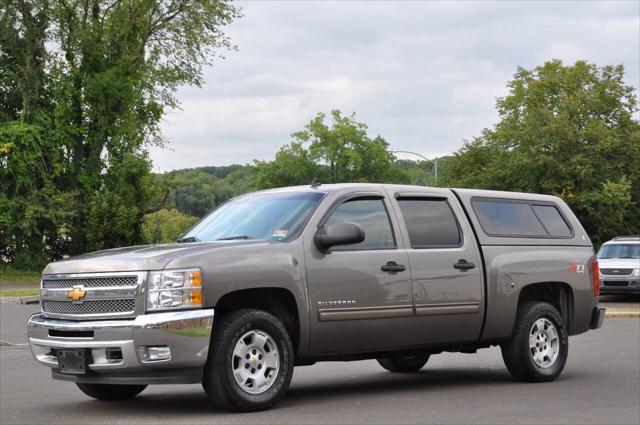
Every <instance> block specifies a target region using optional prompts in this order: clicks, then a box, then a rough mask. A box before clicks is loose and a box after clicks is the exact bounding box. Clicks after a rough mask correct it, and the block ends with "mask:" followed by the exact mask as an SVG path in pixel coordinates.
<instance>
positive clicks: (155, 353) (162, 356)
mask: <svg viewBox="0 0 640 425" xmlns="http://www.w3.org/2000/svg"><path fill="white" fill-rule="evenodd" d="M139 350H140V357H142V361H143V362H159V361H162V360H171V349H170V348H169V347H166V346H165V347H140V348H139Z"/></svg>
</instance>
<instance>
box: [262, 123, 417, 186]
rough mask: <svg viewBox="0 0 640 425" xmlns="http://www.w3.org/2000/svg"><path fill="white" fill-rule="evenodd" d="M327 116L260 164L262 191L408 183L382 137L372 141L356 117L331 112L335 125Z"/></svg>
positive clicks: (296, 135) (308, 127) (307, 127)
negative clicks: (318, 183)
mask: <svg viewBox="0 0 640 425" xmlns="http://www.w3.org/2000/svg"><path fill="white" fill-rule="evenodd" d="M326 119H327V116H326V115H325V114H323V113H319V114H318V115H316V116H315V117H314V118H313V119H312V120H311V121H310V122H309V124H307V126H306V128H305V130H303V131H299V132H296V133H293V135H292V137H293V141H292V142H291V143H290V144H288V145H285V146H283V147H281V148H280V150H279V151H278V153H277V154H276V158H275V159H274V160H273V161H270V162H258V163H257V164H256V165H257V179H258V186H259V187H278V186H288V185H295V184H309V183H311V181H312V180H314V179H316V180H318V181H322V182H331V183H337V182H349V181H350V182H383V181H389V180H398V179H406V176H404V175H403V174H402V173H399V172H398V171H397V170H395V169H393V168H392V167H391V164H392V163H393V161H394V160H395V156H394V155H393V154H392V153H391V152H389V151H388V149H387V148H388V146H389V144H388V143H387V142H386V140H384V139H383V138H382V137H381V136H376V137H375V138H373V139H371V138H370V137H369V136H368V135H367V126H366V124H364V123H360V122H357V121H356V120H355V114H352V115H350V116H343V115H342V113H341V112H340V111H338V110H334V111H331V124H330V125H328V124H327V123H326V122H325V121H326Z"/></svg>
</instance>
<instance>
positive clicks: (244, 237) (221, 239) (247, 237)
mask: <svg viewBox="0 0 640 425" xmlns="http://www.w3.org/2000/svg"><path fill="white" fill-rule="evenodd" d="M234 239H253V237H251V236H249V235H234V236H225V237H224V238H218V239H216V240H217V241H231V240H234Z"/></svg>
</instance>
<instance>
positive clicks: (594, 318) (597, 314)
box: [589, 307, 606, 329]
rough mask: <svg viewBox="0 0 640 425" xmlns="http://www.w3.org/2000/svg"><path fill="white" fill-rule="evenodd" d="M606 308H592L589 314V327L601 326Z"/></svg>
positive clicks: (596, 327)
mask: <svg viewBox="0 0 640 425" xmlns="http://www.w3.org/2000/svg"><path fill="white" fill-rule="evenodd" d="M605 312H606V309H604V308H602V307H596V308H594V309H593V313H592V314H591V324H590V326H589V327H590V328H591V329H600V328H601V327H602V323H603V322H604V316H605Z"/></svg>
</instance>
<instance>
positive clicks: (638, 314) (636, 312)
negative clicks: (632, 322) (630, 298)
mask: <svg viewBox="0 0 640 425" xmlns="http://www.w3.org/2000/svg"><path fill="white" fill-rule="evenodd" d="M604 317H605V318H607V319H621V318H633V319H636V318H640V309H633V310H624V309H612V308H607V311H606V313H605V316H604Z"/></svg>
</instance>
